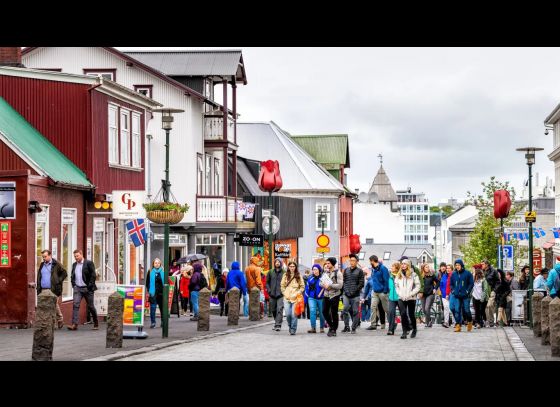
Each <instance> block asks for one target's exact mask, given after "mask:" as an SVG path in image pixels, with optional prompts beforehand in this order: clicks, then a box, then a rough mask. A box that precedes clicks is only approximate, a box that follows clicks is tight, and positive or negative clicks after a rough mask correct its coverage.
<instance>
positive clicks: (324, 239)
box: [317, 235, 331, 247]
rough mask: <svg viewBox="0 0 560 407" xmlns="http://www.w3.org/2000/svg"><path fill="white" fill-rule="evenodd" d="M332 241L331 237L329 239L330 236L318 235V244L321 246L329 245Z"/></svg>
mask: <svg viewBox="0 0 560 407" xmlns="http://www.w3.org/2000/svg"><path fill="white" fill-rule="evenodd" d="M330 242H331V239H329V237H328V236H327V235H319V236H317V245H318V246H319V247H327V246H328V245H329V243H330Z"/></svg>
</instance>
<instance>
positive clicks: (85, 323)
mask: <svg viewBox="0 0 560 407" xmlns="http://www.w3.org/2000/svg"><path fill="white" fill-rule="evenodd" d="M91 324H93V321H91V320H90V321H86V322H84V325H91Z"/></svg>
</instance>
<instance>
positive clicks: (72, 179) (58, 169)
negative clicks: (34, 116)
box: [0, 97, 93, 188]
mask: <svg viewBox="0 0 560 407" xmlns="http://www.w3.org/2000/svg"><path fill="white" fill-rule="evenodd" d="M0 141H3V142H4V143H5V144H6V145H7V146H8V147H9V148H10V149H12V150H13V151H14V152H15V153H16V154H17V155H18V156H20V157H21V158H22V159H23V160H24V161H25V162H27V163H28V164H29V165H30V166H31V168H33V169H34V170H35V171H37V172H38V173H39V174H40V175H46V176H48V177H49V178H51V179H52V180H53V181H54V182H56V183H58V184H63V185H69V186H77V187H83V188H84V187H85V188H93V185H92V184H91V183H90V182H89V181H88V179H87V177H86V175H85V174H84V173H83V172H82V171H81V170H80V169H79V168H78V167H76V166H75V165H74V163H72V161H70V160H69V159H68V158H67V157H66V156H65V155H64V154H62V153H61V152H60V151H59V150H58V149H57V148H56V147H55V146H53V145H52V144H51V143H50V142H49V141H48V140H47V139H46V138H45V137H44V136H43V135H42V134H41V133H39V132H38V131H37V129H35V128H34V127H33V126H32V125H31V124H29V122H28V121H27V120H25V119H24V118H23V116H21V115H20V114H19V113H18V112H17V111H16V110H14V108H13V107H12V106H10V104H9V103H8V102H6V101H5V100H4V99H3V98H1V97H0Z"/></svg>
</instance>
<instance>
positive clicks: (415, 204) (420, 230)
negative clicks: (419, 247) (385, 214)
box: [397, 187, 431, 244]
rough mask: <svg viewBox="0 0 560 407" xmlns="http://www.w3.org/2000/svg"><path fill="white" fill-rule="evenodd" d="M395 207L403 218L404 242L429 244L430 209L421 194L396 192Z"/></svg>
mask: <svg viewBox="0 0 560 407" xmlns="http://www.w3.org/2000/svg"><path fill="white" fill-rule="evenodd" d="M397 199H398V201H397V205H398V206H399V208H400V210H401V213H402V214H403V216H404V242H405V243H407V244H408V243H412V244H431V241H430V239H429V227H430V207H429V203H428V200H427V199H426V196H425V194H424V193H423V192H412V189H411V188H410V187H408V189H405V190H401V191H397Z"/></svg>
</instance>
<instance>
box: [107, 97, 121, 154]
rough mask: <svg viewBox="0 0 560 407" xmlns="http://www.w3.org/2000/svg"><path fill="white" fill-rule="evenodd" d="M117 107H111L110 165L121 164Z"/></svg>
mask: <svg viewBox="0 0 560 407" xmlns="http://www.w3.org/2000/svg"><path fill="white" fill-rule="evenodd" d="M117 116H118V112H117V106H113V105H109V164H118V163H119V129H118V125H117Z"/></svg>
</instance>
